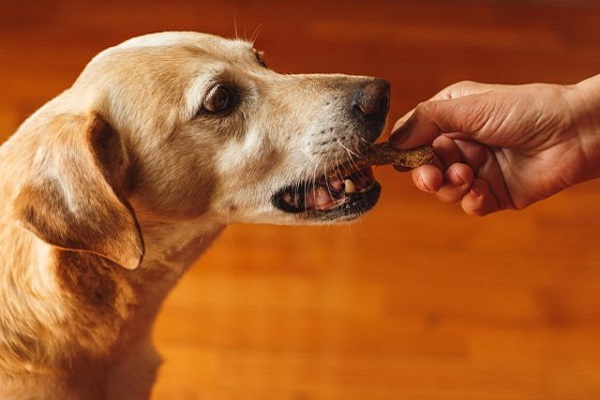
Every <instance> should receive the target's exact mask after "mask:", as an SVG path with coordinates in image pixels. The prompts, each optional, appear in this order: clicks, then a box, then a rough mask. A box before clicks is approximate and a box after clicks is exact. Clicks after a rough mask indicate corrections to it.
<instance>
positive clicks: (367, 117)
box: [352, 79, 390, 141]
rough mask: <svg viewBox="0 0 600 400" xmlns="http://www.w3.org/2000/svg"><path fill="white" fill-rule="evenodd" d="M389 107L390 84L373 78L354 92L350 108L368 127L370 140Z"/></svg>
mask: <svg viewBox="0 0 600 400" xmlns="http://www.w3.org/2000/svg"><path fill="white" fill-rule="evenodd" d="M389 108H390V84H389V83H388V82H387V81H385V80H383V79H373V80H371V81H369V82H367V83H366V84H364V85H362V86H361V87H360V88H359V89H358V90H357V91H356V92H355V94H354V98H353V100H352V110H353V113H354V115H355V117H356V118H357V119H358V120H359V121H361V122H362V123H364V124H365V126H366V127H367V128H368V131H369V134H368V136H369V137H366V138H365V139H368V140H370V141H375V139H377V137H378V136H379V134H380V133H381V130H382V129H383V126H384V124H385V118H386V116H387V112H388V110H389Z"/></svg>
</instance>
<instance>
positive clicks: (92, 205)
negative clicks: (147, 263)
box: [14, 115, 144, 269]
mask: <svg viewBox="0 0 600 400" xmlns="http://www.w3.org/2000/svg"><path fill="white" fill-rule="evenodd" d="M38 131H39V132H37V133H38V134H39V135H43V136H42V137H43V139H41V143H42V145H41V146H39V148H37V149H34V152H35V156H34V159H33V160H32V163H31V176H30V178H29V180H28V181H27V182H25V184H24V185H23V187H22V188H21V190H20V192H19V194H18V195H17V197H16V200H15V203H14V211H15V213H16V218H17V220H18V221H19V222H20V223H21V225H22V226H23V227H24V228H25V229H27V230H29V231H31V232H32V233H34V234H35V235H37V236H38V237H39V238H40V239H42V240H43V241H45V242H47V243H48V244H51V245H53V246H56V247H58V248H61V249H64V250H70V251H83V252H89V253H94V254H97V255H100V256H102V257H104V258H106V259H108V260H110V261H112V262H114V263H116V264H118V265H121V266H122V267H125V268H127V269H135V268H137V267H138V266H139V264H140V263H141V260H142V257H143V254H144V244H143V240H142V234H141V231H140V228H139V226H138V222H137V219H136V217H135V215H134V213H133V211H132V209H131V207H130V206H129V204H128V203H127V201H126V200H125V199H124V197H123V192H122V190H123V188H124V187H125V186H126V185H127V176H128V172H127V171H128V169H129V159H128V156H127V152H126V150H125V147H124V145H123V142H122V140H121V137H120V135H119V134H118V133H117V132H116V131H115V130H114V129H113V128H112V127H111V126H110V125H109V124H108V123H107V122H106V121H105V120H104V119H102V118H101V117H100V116H98V115H92V116H91V117H84V116H73V115H59V116H55V117H53V118H52V119H51V121H49V122H48V123H45V124H43V126H42V127H41V128H39V129H38Z"/></svg>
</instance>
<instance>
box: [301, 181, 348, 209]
mask: <svg viewBox="0 0 600 400" xmlns="http://www.w3.org/2000/svg"><path fill="white" fill-rule="evenodd" d="M344 197H345V196H342V198H340V199H337V200H335V199H334V198H333V197H332V194H331V192H330V190H329V189H328V188H327V187H325V186H317V187H315V188H314V189H312V190H311V191H309V192H308V193H307V194H306V197H305V199H304V202H305V204H306V208H307V209H309V210H310V209H315V210H319V211H324V210H329V209H331V208H333V207H334V206H336V205H337V203H338V202H339V201H343V200H344Z"/></svg>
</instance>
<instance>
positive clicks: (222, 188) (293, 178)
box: [24, 32, 389, 254]
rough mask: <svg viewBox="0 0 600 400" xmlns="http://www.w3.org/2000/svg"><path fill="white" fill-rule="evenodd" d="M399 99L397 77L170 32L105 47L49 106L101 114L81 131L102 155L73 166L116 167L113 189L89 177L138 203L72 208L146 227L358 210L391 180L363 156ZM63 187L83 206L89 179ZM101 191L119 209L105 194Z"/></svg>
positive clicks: (317, 217) (293, 218) (318, 216)
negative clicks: (284, 70)
mask: <svg viewBox="0 0 600 400" xmlns="http://www.w3.org/2000/svg"><path fill="white" fill-rule="evenodd" d="M388 106H389V85H388V84H387V83H386V82H385V81H383V80H378V79H374V78H368V77H354V76H347V75H282V74H278V73H276V72H274V71H272V70H270V69H268V68H267V67H266V65H265V63H264V61H263V58H262V54H261V52H259V51H257V50H255V49H254V48H253V46H252V44H250V43H248V42H245V41H240V40H226V39H222V38H219V37H215V36H210V35H204V34H197V33H182V32H169V33H161V34H153V35H147V36H143V37H138V38H134V39H132V40H129V41H126V42H124V43H122V44H121V45H119V46H116V47H113V48H110V49H108V50H106V51H104V52H102V53H100V54H99V55H98V56H96V57H95V58H94V59H93V60H92V61H91V62H90V64H89V65H88V66H87V67H86V69H85V70H84V71H83V73H82V74H81V76H80V77H79V78H78V80H77V81H76V83H75V84H74V85H73V87H72V88H71V89H69V90H68V91H66V92H65V93H63V94H62V95H61V96H59V97H58V98H57V99H55V100H53V101H52V102H51V103H50V104H49V105H48V106H47V107H46V110H45V111H42V113H44V112H45V113H46V114H50V113H51V114H53V115H65V114H79V115H86V116H87V121H88V122H87V123H81V124H79V125H81V126H82V127H83V128H82V132H75V131H74V132H72V133H71V134H72V135H79V136H81V137H82V138H86V139H85V140H84V141H86V143H88V144H87V145H85V146H80V147H79V149H78V150H73V151H87V152H90V154H91V156H90V158H89V160H92V161H91V163H89V165H86V166H82V165H77V164H74V163H73V155H72V154H71V156H70V157H68V159H66V160H65V162H68V163H71V164H70V166H68V165H67V166H66V167H64V168H63V169H64V170H77V169H78V168H79V169H81V170H84V169H86V168H90V169H92V170H93V169H100V170H102V171H103V172H102V173H101V174H97V173H96V174H94V175H93V176H94V178H93V179H91V178H90V176H92V175H90V174H88V173H87V172H83V173H70V174H67V176H66V177H65V179H71V177H73V179H78V180H79V181H80V182H72V183H69V184H68V185H69V186H70V187H71V188H73V187H76V185H78V184H88V186H89V187H93V186H94V185H91V184H90V183H96V180H97V179H99V178H100V177H104V178H103V179H106V180H107V181H108V183H109V185H108V186H107V185H104V186H103V188H104V192H103V193H99V194H98V193H96V194H90V193H89V190H87V189H85V190H81V192H80V193H81V195H82V196H88V198H89V196H106V192H107V190H108V189H107V188H110V189H112V191H113V192H114V193H113V194H111V195H110V198H111V204H112V203H114V201H115V200H120V201H121V202H122V203H124V204H126V207H118V211H119V213H111V212H106V211H103V212H102V211H98V210H94V209H93V207H75V208H76V209H86V210H87V214H85V213H84V214H82V215H80V216H72V215H71V214H69V215H71V217H72V218H76V219H80V218H88V219H89V218H90V215H89V213H92V214H94V216H93V217H94V221H96V222H100V221H97V217H96V216H97V215H104V214H107V215H112V216H119V215H122V214H123V213H125V214H127V213H130V214H131V216H130V217H128V218H129V219H127V220H126V221H129V220H131V221H129V222H127V224H128V231H129V232H133V231H134V230H135V229H132V228H131V225H132V224H135V223H136V221H135V219H136V218H138V219H140V220H141V218H148V219H155V220H169V221H190V220H195V219H199V218H201V217H202V216H205V215H211V217H214V218H222V219H223V221H226V222H266V223H313V222H314V223H321V222H327V221H333V222H335V221H347V220H352V219H354V218H356V217H358V216H359V215H361V214H362V213H364V212H365V211H367V210H369V209H371V208H372V207H373V206H374V205H375V203H376V202H377V199H378V197H379V192H380V187H379V185H378V184H377V182H376V181H375V180H374V178H373V175H372V172H371V169H370V168H369V167H368V166H364V165H361V163H360V158H361V155H362V154H364V153H365V151H367V150H368V149H369V147H370V146H371V145H372V143H373V142H374V141H375V139H376V138H377V137H378V136H379V134H380V133H381V131H382V129H383V127H384V124H385V118H386V115H387V111H388ZM62 131H64V129H62V130H61V132H62ZM86 132H87V133H86ZM90 132H92V133H91V134H90ZM94 132H96V133H94ZM62 134H63V135H64V132H63V133H62ZM55 142H56V141H55ZM64 143H67V142H66V141H64V142H63V145H64ZM57 145H61V144H60V143H57ZM63 152H64V151H63ZM113 152H115V153H114V154H113ZM84 159H85V157H84V158H81V160H83V161H85V160H84ZM89 160H88V161H89ZM115 160H116V161H115ZM83 161H82V162H83ZM85 162H87V161H85ZM106 163H109V164H110V163H112V164H115V163H118V174H117V175H118V177H116V178H115V177H114V176H113V175H114V173H113V172H112V171H113V170H114V169H115V168H117V167H115V166H114V165H109V166H108V167H106ZM111 177H112V178H111ZM90 179H91V182H87V181H88V180H90ZM54 184H58V183H56V182H54ZM74 185H75V186H74ZM38 186H39V185H38ZM42 186H43V185H42ZM46 191H47V192H48V190H46ZM109 191H110V190H109ZM53 193H54V194H56V195H60V194H61V193H62V195H68V196H67V197H69V196H70V197H69V198H68V199H67V200H65V201H64V202H62V203H61V202H60V201H59V202H56V203H57V204H63V203H64V206H65V207H66V208H69V207H70V210H71V211H72V210H73V204H76V205H77V204H78V202H79V200H77V199H74V198H73V196H77V193H79V192H78V191H77V190H75V191H74V190H70V191H66V190H64V188H63V189H61V190H56V191H53ZM33 197H35V196H33ZM25 201H26V200H24V202H25ZM82 202H83V203H84V202H85V201H83V200H82ZM95 203H97V207H100V208H101V207H106V202H105V201H98V202H95ZM129 203H130V204H131V206H132V207H129ZM38 217H39V215H38ZM119 218H120V217H119ZM34 222H35V223H36V224H37V225H39V224H41V222H40V221H39V220H36V221H34ZM96 222H94V224H96ZM29 225H31V221H29ZM84 225H86V224H84ZM96 225H97V224H96ZM100 225H102V223H101V222H100ZM86 226H87V225H86ZM33 229H34V230H37V231H40V229H39V227H37V228H36V227H34V228H33ZM65 229H66V228H65ZM61 232H62V230H61ZM59 236H60V235H58V236H57V239H56V240H55V242H56V241H60V237H59ZM63 236H64V235H63ZM129 242H131V240H130V241H129ZM134 242H136V243H141V241H140V240H134ZM58 244H59V245H61V243H58ZM62 244H63V245H64V243H62ZM65 247H68V246H65ZM98 252H99V253H100V254H102V252H101V251H98Z"/></svg>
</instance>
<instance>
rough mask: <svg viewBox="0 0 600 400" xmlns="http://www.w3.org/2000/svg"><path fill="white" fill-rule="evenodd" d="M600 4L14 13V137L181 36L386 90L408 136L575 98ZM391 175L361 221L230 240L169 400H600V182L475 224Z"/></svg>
mask: <svg viewBox="0 0 600 400" xmlns="http://www.w3.org/2000/svg"><path fill="white" fill-rule="evenodd" d="M595 4H596V3H594V2H568V1H564V2H556V1H555V2H543V1H539V2H532V1H529V2H519V1H506V2H502V1H489V2H487V1H472V2H465V1H418V0H414V1H398V2H390V1H383V0H375V1H368V2H365V1H363V2H354V1H345V2H341V1H331V2H324V1H321V2H313V1H310V2H294V3H292V2H275V1H242V0H237V1H236V0H229V1H211V2H207V1H200V0H196V1H170V2H165V1H157V0H153V1H144V2H142V1H137V0H135V1H127V2H115V1H105V2H101V3H100V2H92V1H91V0H86V1H79V2H66V1H65V2H58V1H46V2H31V3H29V2H9V3H8V4H4V3H3V5H2V7H1V9H0V88H1V89H0V90H1V91H2V94H3V95H2V96H0V138H6V137H7V136H8V135H9V134H10V133H11V132H13V131H14V129H15V128H16V127H17V125H18V124H19V123H20V121H22V120H23V119H24V118H25V117H26V116H27V115H29V114H30V113H32V112H33V111H34V110H35V109H36V108H38V107H39V106H40V105H41V104H43V103H44V102H45V101H47V100H48V99H50V98H51V97H53V96H54V95H56V94H57V93H59V92H60V91H61V90H63V89H65V88H66V87H68V86H69V85H70V84H71V82H72V81H73V80H74V79H75V77H76V76H77V74H78V73H79V71H80V70H81V69H82V68H83V66H84V65H85V63H86V62H87V61H88V60H89V59H90V58H91V57H92V56H93V55H94V54H95V53H97V52H98V51H100V50H101V49H103V48H105V47H107V46H110V45H112V44H115V43H117V42H119V41H121V40H123V39H126V38H128V37H130V36H134V35H137V34H141V33H146V32H151V31H162V30H169V29H177V30H183V29H191V30H198V31H206V32H211V33H215V34H221V35H225V36H235V35H236V30H237V34H238V35H239V36H243V37H247V38H254V39H256V46H257V47H259V48H261V49H263V50H265V51H266V60H267V63H268V64H269V66H270V67H272V68H273V69H276V70H278V71H280V72H294V73H300V72H343V73H354V74H365V75H375V76H380V77H384V78H386V79H388V80H389V81H390V82H391V83H392V86H393V94H392V100H391V104H392V106H391V112H390V115H391V120H394V119H396V118H399V117H400V116H402V115H403V114H404V113H405V112H407V111H409V110H410V109H411V108H412V107H414V106H415V105H416V104H417V103H418V102H419V101H422V100H425V99H427V98H428V97H430V96H432V95H433V94H435V93H436V92H437V91H438V90H440V89H442V88H443V87H444V86H446V85H448V84H451V83H454V82H456V81H460V80H464V79H470V80H478V81H486V82H497V83H524V82H538V81H545V82H556V83H572V82H576V81H578V80H581V79H584V78H586V77H588V76H591V75H594V74H597V73H598V72H599V70H598V66H599V65H600V51H599V50H600V6H597V5H595ZM391 122H393V121H391ZM375 173H376V176H377V177H378V180H379V181H380V182H381V183H382V186H383V193H382V198H381V201H380V204H379V205H378V206H377V207H376V209H375V210H374V211H373V212H371V213H370V214H369V215H367V216H365V217H364V218H362V219H361V220H360V221H359V222H358V223H355V224H352V225H345V226H325V227H274V226H249V225H248V226H232V227H230V228H228V229H227V230H226V231H225V232H224V233H223V235H222V237H221V238H220V239H219V240H218V241H217V243H216V244H215V246H214V247H213V248H211V249H210V250H209V251H208V253H207V254H205V255H204V256H203V258H202V259H201V260H199V262H198V263H197V265H195V266H194V268H193V269H192V270H191V271H190V273H189V274H188V275H187V276H185V277H184V279H182V281H181V283H180V284H179V286H178V287H177V289H176V290H175V291H174V292H173V293H172V295H171V296H170V297H169V299H168V301H167V303H166V304H165V305H164V310H163V312H162V314H161V315H160V318H159V320H158V321H157V324H156V332H155V339H156V344H157V347H158V349H159V350H160V352H161V353H162V355H163V357H164V359H165V363H164V366H163V367H162V369H161V372H160V377H159V379H158V382H157V385H156V388H155V391H154V395H153V400H170V399H173V400H174V399H177V400H181V399H203V400H231V399H236V400H237V399H239V400H246V399H248V400H250V399H252V400H255V399H261V400H270V399H288V400H359V399H360V400H364V399H369V400H388V399H389V400H391V399H394V400H398V399H402V400H404V399H406V400H408V399H410V400H415V399H418V400H429V399H431V400H434V399H435V400H439V399H444V400H471V399H472V400H593V399H598V398H600V344H599V343H600V296H599V293H600V247H599V246H598V243H599V239H600V234H599V233H598V232H599V227H600V183H599V182H588V183H586V184H582V185H579V186H577V187H575V188H572V189H571V190H568V191H566V192H564V193H561V194H559V195H557V196H555V197H553V198H551V199H549V200H548V201H545V202H543V203H540V204H537V205H535V206H532V207H530V208H529V209H527V210H524V211H520V212H504V213H500V214H497V215H493V216H490V217H486V218H472V217H467V216H465V215H464V214H463V213H462V212H460V210H459V209H458V208H457V207H456V206H454V205H446V204H440V203H438V202H437V201H436V200H435V199H433V198H432V197H430V196H427V195H425V194H422V193H419V192H418V191H417V190H416V189H415V188H414V187H413V186H412V183H411V182H410V178H409V176H408V175H403V174H400V173H397V172H395V171H393V170H392V169H391V168H389V167H382V168H378V169H377V170H376V171H375Z"/></svg>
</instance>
